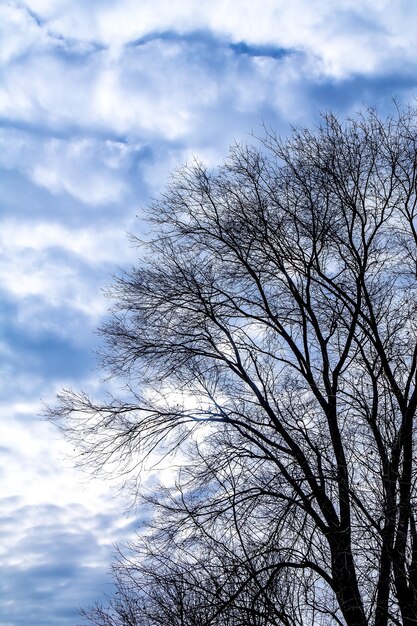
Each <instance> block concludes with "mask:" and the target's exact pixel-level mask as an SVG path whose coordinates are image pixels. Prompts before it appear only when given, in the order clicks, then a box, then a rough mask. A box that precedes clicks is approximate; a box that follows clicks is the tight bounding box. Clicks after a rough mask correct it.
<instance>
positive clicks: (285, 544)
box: [52, 109, 417, 626]
mask: <svg viewBox="0 0 417 626" xmlns="http://www.w3.org/2000/svg"><path fill="white" fill-rule="evenodd" d="M416 116H417V113H416V112H415V111H414V110H412V109H409V110H399V111H398V112H397V115H396V116H393V117H390V118H388V119H380V118H379V117H378V116H377V114H376V113H375V112H374V111H373V110H369V111H367V112H366V113H364V114H363V115H359V116H357V117H356V118H354V119H352V120H347V121H346V122H341V121H340V120H338V119H337V117H335V116H334V115H332V114H329V115H326V116H324V118H323V122H322V125H321V126H320V127H319V128H317V129H315V130H313V131H311V130H307V129H305V130H294V131H293V132H292V135H291V136H290V138H289V139H286V140H281V139H280V138H279V137H277V136H276V135H275V134H274V133H272V132H269V131H267V132H266V134H265V137H264V138H263V139H262V140H261V141H260V143H259V145H258V147H247V146H235V147H234V148H233V149H232V150H231V153H230V156H229V158H228V160H227V161H226V163H225V164H224V165H223V166H222V167H220V168H218V169H217V170H215V171H209V170H208V169H207V168H205V167H204V166H203V165H202V164H201V163H199V162H194V163H193V164H192V165H191V166H189V167H185V168H183V169H181V170H179V171H178V172H177V173H176V174H175V175H174V177H173V180H172V183H171V185H170V186H169V188H168V189H167V191H166V192H165V193H164V194H163V195H162V196H161V198H160V199H159V200H157V201H156V202H155V203H154V205H153V206H152V207H151V209H150V210H149V221H150V224H151V230H152V233H151V235H150V236H149V238H148V241H147V243H146V244H141V245H143V246H144V250H143V253H142V256H141V260H140V261H139V263H138V265H137V267H136V268H133V269H132V270H131V271H129V272H126V273H125V274H124V275H123V276H121V277H120V278H119V279H117V280H116V281H115V284H114V286H113V288H112V290H111V296H112V298H113V299H114V308H113V311H112V314H111V318H110V320H109V321H108V323H107V324H105V325H104V327H103V328H102V333H103V336H104V338H105V341H106V348H105V350H104V355H103V357H102V358H103V361H102V365H103V367H104V368H105V369H106V370H107V371H108V372H109V373H110V374H111V375H114V376H115V377H118V378H121V379H122V380H123V381H124V382H125V385H126V387H125V391H124V392H123V394H122V396H121V397H120V398H111V399H110V400H109V401H108V402H103V403H99V402H95V401H93V400H92V399H90V398H89V397H88V396H86V395H84V394H77V393H73V392H69V391H67V392H64V393H63V394H61V396H60V401H59V403H58V406H57V407H56V408H55V409H53V410H52V414H53V417H55V418H56V419H57V420H58V421H59V423H60V424H61V425H62V427H63V429H64V430H65V432H66V434H67V436H68V437H70V438H73V439H75V441H76V442H77V444H78V445H81V447H82V454H83V455H84V456H83V458H85V459H87V462H88V463H90V464H92V465H93V466H94V467H101V466H103V465H104V464H106V463H108V462H109V460H112V459H117V460H118V461H119V462H120V463H122V469H124V470H126V471H128V469H129V468H130V469H132V466H135V463H136V462H137V461H138V462H139V461H140V460H141V459H143V458H145V457H146V456H147V455H150V454H157V453H158V452H159V453H162V454H163V453H167V452H169V451H170V450H174V449H177V450H182V453H183V454H186V455H187V461H186V462H184V464H183V468H182V470H181V472H180V473H179V477H178V480H177V483H176V486H175V488H173V490H171V492H169V493H167V492H166V491H163V492H160V493H159V495H156V496H155V497H154V500H155V506H156V507H157V509H158V510H160V511H164V514H162V515H160V516H159V518H158V519H160V520H165V526H164V530H163V531H162V527H161V526H159V527H158V528H159V529H158V531H155V532H157V534H158V533H159V535H158V536H161V533H162V535H163V536H165V538H167V537H171V539H172V541H174V543H175V542H176V543H175V545H176V546H177V548H176V550H174V551H173V552H172V553H169V552H166V558H167V561H166V565H167V566H168V561H169V562H171V560H173V562H175V558H176V557H175V555H176V553H178V554H177V556H178V560H177V568H178V569H177V571H176V574H177V575H178V576H177V579H176V581H177V582H176V584H178V585H180V584H181V576H180V572H181V571H185V570H187V566H188V565H189V563H188V561H187V558H186V557H185V555H184V552H183V551H182V550H179V548H178V546H179V545H183V544H182V542H183V541H187V542H188V544H190V542H191V545H194V548H193V549H194V550H195V551H196V553H195V559H196V561H198V562H199V563H200V564H201V559H200V560H199V554H200V552H199V550H200V549H201V551H202V554H204V550H208V547H207V545H205V546H204V549H203V548H201V541H200V539H199V538H201V537H202V536H203V535H204V536H205V537H206V542H208V544H209V545H211V549H212V553H211V554H212V556H211V557H210V558H213V559H214V562H216V559H218V558H219V555H220V554H221V552H222V549H224V550H225V552H227V551H229V550H230V554H231V555H233V559H234V560H235V566H236V568H235V572H234V573H233V575H232V573H231V570H228V567H227V559H225V563H224V564H223V565H224V571H223V575H221V574H220V571H221V567H220V561H221V559H220V561H219V564H218V567H219V570H218V573H217V574H216V577H217V578H218V579H220V580H223V579H224V578H225V577H226V579H227V580H224V581H223V582H222V583H221V591H219V596H221V597H220V600H219V603H218V606H219V607H222V609H221V610H222V611H223V614H222V615H223V621H221V622H220V623H223V624H229V623H230V624H234V625H235V624H240V623H243V622H241V621H239V620H240V619H241V618H240V617H236V615H237V614H238V613H239V611H237V608H236V607H238V606H243V605H244V603H245V601H246V600H245V598H248V597H250V598H251V600H250V602H252V601H253V600H254V598H255V596H256V594H257V593H258V598H259V599H260V604H259V603H258V605H256V602H255V603H254V604H253V613H252V616H255V617H256V611H257V610H258V609H259V607H260V606H261V604H262V605H263V606H264V607H268V600H267V598H270V604H271V605H272V606H271V608H270V609H269V608H268V611H267V613H268V615H267V616H266V622H265V624H275V623H283V624H286V623H288V624H291V623H292V622H285V620H286V619H291V615H292V618H293V619H294V620H298V622H296V621H294V623H300V624H301V623H302V624H312V623H315V624H317V623H329V624H330V623H332V624H335V623H339V624H346V625H347V626H365V625H369V624H375V626H387V625H388V624H401V625H403V626H411V625H412V624H413V625H415V624H417V531H416V517H415V516H416V504H417V499H416V498H417V493H416V484H415V481H416V460H415V453H414V450H415V444H416V438H415V430H416V429H415V414H416V408H417V386H416V375H417V341H416V340H417V318H416V306H417V300H416V287H417V278H416V268H417V245H416V244H417V232H416V229H417V223H416V210H417V209H416V202H417V196H416V175H417V124H416V122H417V117H416ZM157 517H158V516H157ZM164 533H165V534H164ZM193 541H194V544H193ZM199 541H200V543H199ZM203 544H204V542H203ZM213 545H216V546H217V547H216V549H214V548H213ZM198 546H200V548H199V547H198ZM221 548H222V549H221ZM209 552H210V551H209ZM213 555H217V556H216V558H214V556H213ZM233 559H231V561H233ZM154 563H155V568H156V569H155V575H156V572H157V571H158V565H157V564H156V563H157V562H156V561H155V560H154ZM204 563H207V560H203V564H204ZM187 564H188V565H187ZM138 567H139V566H138ZM140 567H142V566H140ZM140 567H139V569H140ZM188 569H189V576H188V578H187V576H186V575H185V574H184V580H185V582H184V585H185V587H184V588H185V589H186V588H187V584H190V585H191V584H192V576H193V575H197V574H196V572H198V571H200V570H199V569H198V567H197V566H195V568H191V569H190V568H188ZM202 571H203V570H201V571H200V574H199V575H200V576H201V579H200V581H202V580H205V583H203V584H202V585H200V587H201V588H202V589H205V591H206V597H207V594H208V595H210V594H211V595H212V594H213V593H214V592H213V589H214V588H213V587H210V584H209V582H207V581H209V579H210V576H209V573H208V572H206V573H205V574H204V575H203V573H201V572H202ZM228 572H229V575H228V574H227V573H228ZM204 576H208V578H204ZM167 580H169V577H168V578H167ZM227 581H229V582H230V585H229V587H230V588H228V586H227ZM237 581H239V582H237ZM268 581H269V582H268ZM277 581H278V582H277ZM171 582H172V579H171ZM278 583H279V585H281V590H282V593H281V595H280V594H279V593H277V591H276V584H278ZM135 584H138V583H137V581H136V583H135ZM162 588H163V586H162V585H161V589H162ZM131 591H132V587H130V592H131ZM130 592H129V593H130ZM222 594H223V595H222ZM245 594H246V595H245ZM223 596H224V597H223ZM284 596H285V598H286V603H287V604H286V606H288V607H291V612H290V613H288V611H287V615H285V614H284V613H282V614H281V616H280V611H281V609H282V606H281V604H282V603H281V604H280V602H281V600H280V598H281V599H282V598H283V597H284ZM190 597H191V596H189V595H188V596H187V598H188V600H190ZM188 600H187V601H188ZM239 603H240V605H239ZM202 604H204V603H203V602H202V601H201V602H200V601H199V606H200V607H201V606H202ZM212 605H215V603H214V602H213V603H212ZM212 605H211V606H212ZM228 607H229V608H228ZM256 607H258V608H256ZM190 610H191V609H190ZM228 611H229V612H228ZM234 611H237V613H234ZM213 615H214V614H213ZM226 616H228V617H227V619H229V621H226ZM234 616H235V617H234ZM207 619H208V621H206V622H204V623H211V622H210V621H209V618H208V617H207ZM210 619H213V620H214V619H215V617H213V616H212V618H210ZM246 619H247V621H246V623H248V624H249V623H251V622H250V621H249V617H248V614H246ZM268 619H269V621H268ZM274 620H275V621H274ZM280 620H281V622H280ZM126 623H130V622H126ZM139 623H142V622H138V624H139ZM143 623H148V622H143ZM150 623H152V624H156V623H157V622H150ZM158 623H159V622H158ZM165 623H166V624H168V623H174V622H170V621H169V620H167V621H166V622H165ZM178 623H184V624H193V622H192V621H188V622H186V621H184V622H178ZM196 623H197V622H196ZM201 623H203V622H201ZM213 623H216V622H213ZM253 623H254V624H255V623H257V622H255V621H254V622H253ZM261 623H262V622H259V624H261Z"/></svg>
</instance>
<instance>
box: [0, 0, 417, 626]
mask: <svg viewBox="0 0 417 626" xmlns="http://www.w3.org/2000/svg"><path fill="white" fill-rule="evenodd" d="M0 64H1V72H0V188H1V195H0V250H1V263H0V320H1V325H0V354H1V361H0V368H1V398H0V411H1V416H0V435H1V436H0V475H1V478H2V491H1V496H0V538H1V540H0V571H1V574H0V623H1V624H2V626H23V625H24V626H29V625H32V624H33V625H36V626H50V625H51V626H52V625H54V626H71V625H72V626H74V625H75V624H76V623H77V621H78V618H77V609H78V607H79V606H82V605H86V604H88V603H90V602H92V601H93V600H95V599H100V598H101V594H102V593H104V592H109V591H111V585H110V580H109V578H108V576H107V575H106V571H107V569H108V563H109V560H110V555H111V553H112V550H113V548H112V546H113V544H114V542H115V541H123V540H126V539H127V538H128V536H129V533H131V532H132V528H134V526H135V523H136V521H137V520H136V519H133V518H132V517H128V516H126V515H124V514H123V510H124V508H126V506H128V504H129V503H128V502H127V501H125V500H124V499H123V497H121V496H120V495H116V492H115V491H114V490H112V489H111V487H110V485H109V483H107V482H105V481H103V480H94V481H90V480H89V479H88V476H86V475H85V474H83V473H82V472H81V471H79V470H76V469H74V468H73V467H72V465H71V460H70V458H69V457H68V455H70V454H71V450H70V449H69V448H68V445H67V444H66V443H65V442H64V441H62V439H60V436H59V434H58V433H57V432H56V430H55V429H54V428H53V427H52V426H51V425H50V424H47V423H45V422H42V421H41V420H40V419H39V413H40V412H41V410H42V402H41V400H43V401H46V402H52V401H53V398H54V396H55V393H56V392H57V391H58V390H59V389H60V388H61V387H63V386H68V385H71V386H73V387H75V388H83V389H86V390H94V389H97V387H98V385H99V380H100V374H99V373H97V372H96V371H95V369H94V368H95V361H94V355H93V351H94V349H95V348H96V347H97V345H98V338H97V335H96V334H95V333H94V330H95V328H96V327H97V326H98V325H99V324H100V320H101V319H102V318H103V315H104V314H105V312H106V308H107V306H108V303H107V301H106V299H105V298H104V296H103V293H102V289H103V287H105V285H106V284H108V283H109V282H110V281H111V276H112V274H114V273H117V271H118V269H119V268H121V267H125V266H128V265H130V264H131V263H134V260H135V250H134V249H132V248H131V246H130V245H129V242H128V239H127V237H126V233H127V232H135V233H138V232H139V231H140V227H141V226H140V221H138V219H137V217H136V216H139V217H140V215H141V210H142V208H143V207H144V206H146V204H147V203H148V202H149V199H150V198H151V197H154V196H156V195H157V194H158V192H160V191H162V190H163V188H164V185H165V183H166V182H167V177H168V174H169V172H170V171H172V170H173V169H174V168H175V167H177V166H178V165H179V164H181V163H184V162H186V161H187V160H189V159H190V158H191V157H192V156H193V155H198V156H199V157H200V158H201V159H202V160H203V161H206V162H207V163H208V164H209V165H215V164H216V163H220V162H221V161H222V160H223V159H224V157H225V155H226V153H227V148H228V146H229V145H230V144H231V143H232V142H234V141H235V140H238V141H239V140H243V141H248V140H249V141H250V133H251V132H252V131H253V132H254V133H255V134H256V133H260V132H261V126H260V124H261V121H262V120H264V121H265V122H266V123H267V124H271V125H272V126H273V127H274V128H275V129H276V130H277V131H279V132H280V133H281V134H283V135H285V134H286V133H287V132H288V130H289V127H290V125H310V124H313V123H316V122H317V120H318V114H319V111H325V110H329V109H332V110H334V111H335V112H337V113H339V114H340V115H342V116H345V115H351V114H354V113H355V112H356V111H358V110H359V109H360V108H361V107H362V106H363V104H370V105H376V106H377V108H378V109H379V110H380V111H381V112H382V113H385V112H388V111H389V110H390V109H392V106H393V105H392V97H393V96H394V97H396V98H397V99H398V101H399V102H403V103H413V102H415V95H416V94H417V4H416V5H414V3H412V2H410V1H409V0H404V1H401V0H394V1H392V0H391V1H389V2H388V1H387V0H372V1H368V0H360V1H359V0H350V1H348V0H339V1H338V2H336V1H335V0H333V1H331V0H292V1H291V2H290V1H289V0H263V2H262V3H261V2H254V1H253V0H199V2H196V1H195V0H152V1H149V0H117V1H116V0H89V1H87V0H28V1H26V2H23V1H22V2H14V1H8V0H0ZM137 517H138V519H140V511H138V512H137Z"/></svg>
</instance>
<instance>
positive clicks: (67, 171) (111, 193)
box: [0, 130, 139, 205]
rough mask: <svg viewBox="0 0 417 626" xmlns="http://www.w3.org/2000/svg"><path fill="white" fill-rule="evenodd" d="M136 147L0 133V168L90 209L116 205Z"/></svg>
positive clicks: (126, 190)
mask: <svg viewBox="0 0 417 626" xmlns="http://www.w3.org/2000/svg"><path fill="white" fill-rule="evenodd" d="M138 149H139V146H138V145H137V144H134V145H130V146H128V145H126V144H124V143H122V142H118V141H110V140H103V141H100V140H96V139H92V138H87V139H86V138H82V139H77V138H73V139H57V138H46V139H42V138H39V137H36V136H33V135H30V134H29V133H25V132H19V131H14V130H0V165H1V166H3V167H4V168H7V169H17V170H19V171H20V172H22V173H23V174H25V176H26V177H27V178H29V179H30V180H32V181H33V182H34V183H35V184H37V185H39V186H41V187H45V188H46V189H48V190H49V191H50V192H51V193H53V194H62V193H68V194H70V195H71V196H73V197H74V198H76V199H77V200H80V201H81V202H84V203H85V204H90V205H99V204H106V203H114V202H119V201H121V200H122V199H123V197H124V196H125V195H126V193H127V192H128V189H129V187H128V184H127V183H126V181H125V178H124V174H125V170H126V168H127V167H129V165H130V159H131V157H132V154H133V153H134V152H135V151H136V150H138Z"/></svg>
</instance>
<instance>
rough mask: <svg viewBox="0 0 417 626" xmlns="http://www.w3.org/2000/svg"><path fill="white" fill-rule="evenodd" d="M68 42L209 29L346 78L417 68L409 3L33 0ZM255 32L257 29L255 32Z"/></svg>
mask: <svg viewBox="0 0 417 626" xmlns="http://www.w3.org/2000/svg"><path fill="white" fill-rule="evenodd" d="M27 4H28V6H30V7H31V8H32V9H33V10H35V11H39V12H40V13H41V14H42V15H44V16H45V17H46V18H47V19H48V20H49V27H50V28H51V29H53V30H55V31H56V32H59V33H61V34H62V35H63V36H64V37H74V36H77V37H79V38H80V39H84V40H94V41H99V42H101V43H103V44H104V45H107V46H110V47H113V48H116V49H117V48H120V46H122V45H123V44H125V43H126V42H128V41H132V40H135V39H137V38H140V37H143V36H145V35H147V34H148V33H151V32H160V31H169V30H175V31H177V32H179V33H187V32H191V31H195V30H202V29H203V30H204V29H209V30H210V31H211V32H213V33H214V34H216V35H219V36H220V37H226V38H228V39H230V40H231V41H235V42H240V41H245V42H247V43H251V44H256V45H259V44H261V45H262V44H267V45H274V46H283V47H289V48H296V49H300V50H304V51H305V52H306V53H307V54H308V55H311V56H312V57H317V58H318V59H319V60H320V66H321V71H322V72H323V73H325V74H326V75H327V76H329V77H330V76H333V77H335V78H340V77H342V76H347V75H349V74H350V73H355V72H359V73H365V74H366V73H369V72H371V71H374V70H380V69H382V68H383V67H384V66H385V64H386V62H387V60H388V59H391V60H392V58H393V57H394V58H396V59H397V62H401V60H403V61H404V60H405V59H407V60H408V61H410V62H414V61H415V59H414V56H415V51H416V43H415V41H416V38H417V21H416V19H415V18H416V14H415V11H416V7H414V6H411V5H410V3H409V2H407V1H406V0H402V1H399V2H395V3H394V4H393V3H388V2H387V0H379V1H376V2H373V1H372V2H371V0H365V1H364V2H360V3H359V2H358V1H357V0H341V1H340V2H338V3H337V5H335V3H334V2H333V1H332V0H325V1H323V0H293V1H292V2H284V0H265V2H263V3H262V6H260V5H259V4H258V3H256V2H252V1H251V0H202V1H201V2H198V3H195V2H193V0H182V1H181V2H180V3H173V2H171V1H170V0H156V1H155V0H142V1H141V2H140V3H139V2H137V1H136V0H122V1H120V2H117V3H114V2H101V3H95V4H88V5H86V4H85V3H83V2H76V1H75V2H72V3H71V4H69V3H66V2H64V3H62V2H45V1H43V0H42V1H40V0H29V1H28V2H27ZM254 25H256V27H254Z"/></svg>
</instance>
